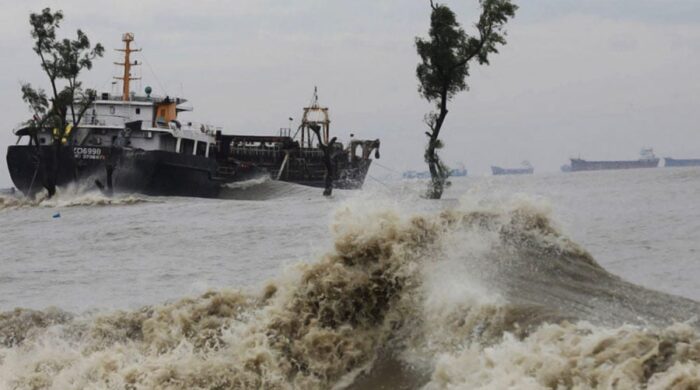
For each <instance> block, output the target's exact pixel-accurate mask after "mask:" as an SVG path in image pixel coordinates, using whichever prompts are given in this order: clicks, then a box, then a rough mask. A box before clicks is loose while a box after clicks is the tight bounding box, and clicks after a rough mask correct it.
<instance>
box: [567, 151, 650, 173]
mask: <svg viewBox="0 0 700 390" xmlns="http://www.w3.org/2000/svg"><path fill="white" fill-rule="evenodd" d="M658 166H659V159H658V158H657V157H656V156H655V155H654V151H653V149H642V151H641V152H640V158H639V159H638V160H628V161H626V160H622V161H588V160H583V159H581V158H572V159H571V168H570V170H569V171H570V172H579V171H600V170H609V169H636V168H656V167H658Z"/></svg>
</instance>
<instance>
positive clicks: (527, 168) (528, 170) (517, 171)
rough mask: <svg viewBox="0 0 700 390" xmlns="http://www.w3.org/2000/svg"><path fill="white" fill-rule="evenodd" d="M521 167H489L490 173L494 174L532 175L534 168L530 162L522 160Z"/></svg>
mask: <svg viewBox="0 0 700 390" xmlns="http://www.w3.org/2000/svg"><path fill="white" fill-rule="evenodd" d="M522 165H523V166H522V168H501V167H494V166H492V167H491V173H493V175H494V176H498V175H532V174H533V173H534V172H535V168H534V167H533V166H532V164H530V162H529V161H523V164H522Z"/></svg>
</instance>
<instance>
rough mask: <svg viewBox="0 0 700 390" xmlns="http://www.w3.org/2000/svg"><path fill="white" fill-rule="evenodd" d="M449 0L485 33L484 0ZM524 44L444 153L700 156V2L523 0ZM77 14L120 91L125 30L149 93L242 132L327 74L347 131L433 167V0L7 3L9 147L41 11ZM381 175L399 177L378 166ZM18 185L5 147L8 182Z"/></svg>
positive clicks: (447, 135) (481, 165) (3, 81)
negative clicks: (424, 73)
mask: <svg viewBox="0 0 700 390" xmlns="http://www.w3.org/2000/svg"><path fill="white" fill-rule="evenodd" d="M444 3H446V4H448V5H449V6H451V7H452V8H453V9H454V10H455V11H456V12H457V14H458V19H459V20H460V22H461V23H462V25H463V26H464V27H465V28H466V29H467V31H471V26H472V24H473V22H474V21H475V20H476V17H477V15H478V2H477V1H476V0H461V1H456V0H449V1H444ZM517 3H518V5H519V6H520V10H519V11H518V14H517V15H516V18H515V19H514V20H513V21H512V23H510V24H509V25H508V27H507V29H508V34H509V36H508V45H506V46H505V47H503V48H502V49H501V53H500V54H498V55H495V56H494V57H493V58H492V60H491V66H488V67H479V66H474V67H473V68H472V72H471V73H472V75H471V77H470V78H469V80H468V84H469V85H470V91H468V92H465V93H462V94H460V95H459V96H458V97H457V98H456V99H454V101H453V102H452V103H451V104H450V106H449V108H450V113H449V115H448V117H447V121H446V124H445V127H444V128H443V134H444V135H443V139H444V140H445V143H446V145H447V146H446V148H445V150H444V151H443V157H444V160H445V161H446V162H447V163H448V164H451V165H455V164H456V163H459V162H462V163H464V164H465V165H466V167H467V168H468V169H469V170H470V173H472V174H485V173H487V172H488V169H489V166H490V165H501V166H517V165H518V164H519V163H520V162H521V161H522V160H525V159H527V160H529V161H531V162H532V164H533V165H534V166H535V168H536V170H537V171H538V172H546V171H555V170H558V169H559V166H560V165H562V164H564V163H566V162H567V159H568V157H570V156H579V155H580V156H582V157H584V158H589V159H634V158H637V156H638V152H639V149H640V148H642V147H654V149H655V151H656V152H657V154H658V155H660V156H674V157H699V158H700V126H699V125H698V123H699V122H700V121H699V119H700V107H698V97H699V96H700V76H699V75H698V69H700V1H696V0H692V1H691V0H673V1H668V0H617V1H613V0H586V1H582V0H527V1H525V0H523V1H518V2H517ZM45 6H50V7H52V8H54V9H62V10H63V11H64V13H65V21H64V23H63V28H62V30H61V32H60V33H59V34H60V35H61V36H64V35H69V36H73V35H74V34H75V29H76V28H78V27H80V28H82V29H83V30H84V31H85V32H86V33H87V34H88V36H89V37H90V38H92V40H93V41H94V42H101V43H102V44H103V45H104V46H105V47H106V48H107V49H108V51H107V54H106V56H105V57H104V58H103V59H100V60H98V61H97V62H96V63H95V67H94V69H93V70H92V72H90V73H89V74H86V75H85V77H84V80H85V84H86V85H87V86H91V87H94V88H97V89H98V90H107V91H108V90H110V88H111V81H112V80H111V77H112V76H114V75H116V74H117V69H116V68H115V66H114V65H112V62H113V61H114V60H116V59H117V58H118V57H117V54H116V53H115V52H114V51H113V50H112V49H114V48H116V47H119V46H121V41H120V38H121V34H122V33H123V32H126V31H130V32H133V33H134V34H135V36H136V45H137V47H141V48H143V53H142V55H137V59H141V60H144V61H145V62H146V63H147V65H145V66H143V67H142V68H143V69H141V71H140V72H141V74H142V77H143V81H142V83H141V86H140V87H141V89H142V88H143V87H145V86H146V85H150V86H152V87H153V89H154V93H157V94H169V95H182V96H184V97H186V98H188V99H189V100H190V103H191V104H192V105H193V106H194V112H192V113H190V114H188V115H189V116H190V118H192V119H193V120H196V121H200V122H208V123H211V124H215V125H219V126H223V127H224V128H225V131H227V132H232V133H253V134H272V133H275V132H276V131H277V129H278V128H280V127H284V126H287V124H288V121H287V118H288V117H290V116H291V117H293V118H295V119H298V118H299V117H300V114H301V108H302V107H303V106H304V105H306V104H307V103H308V102H309V99H310V97H311V94H312V91H313V87H314V85H317V86H318V88H319V94H320V99H321V103H322V104H324V105H327V106H329V107H330V109H331V111H330V113H331V120H332V125H331V130H332V131H333V132H334V133H335V134H336V135H338V136H340V137H341V138H345V137H347V135H348V134H349V133H351V132H352V133H355V134H356V136H358V137H364V138H381V140H382V159H381V160H380V161H379V162H380V163H381V164H382V165H384V166H387V167H391V168H392V169H395V170H397V171H403V170H405V169H424V163H423V162H422V154H423V148H424V144H425V141H426V140H425V136H424V131H425V125H424V124H423V115H424V114H425V112H427V111H428V110H429V109H430V108H431V107H430V106H429V105H428V104H427V103H425V102H424V101H422V100H421V99H420V97H419V96H418V93H417V81H416V78H415V67H416V64H417V61H418V58H417V55H416V53H415V47H414V38H415V36H417V35H421V36H425V35H426V34H427V29H428V22H429V14H430V8H429V2H428V0H380V1H377V0H372V1H370V0H354V1H335V0H296V1H288V0H277V1H273V0H250V1H240V0H236V1H197V2H192V1H184V0H170V1H167V2H156V1H140V2H136V1H94V0H92V1H88V0H73V1H60V2H59V1H33V0H28V1H21V2H20V1H12V0H2V8H1V9H2V13H0V52H1V53H3V59H2V61H0V106H1V107H2V112H3V117H4V130H2V131H0V147H1V148H2V150H3V152H2V153H3V155H4V154H5V150H6V146H7V145H9V144H11V143H14V141H15V137H14V136H13V135H12V133H11V129H12V128H13V127H14V126H15V125H16V124H17V123H19V122H21V121H23V120H25V119H26V118H27V117H28V116H29V112H28V110H27V109H26V107H25V106H24V104H23V103H22V101H21V97H20V92H19V85H20V82H21V81H29V82H32V83H34V84H35V85H40V86H45V87H46V86H47V80H46V78H45V76H44V75H43V74H42V73H41V71H40V69H39V62H38V59H37V58H36V55H35V54H34V53H33V52H32V50H31V46H32V42H31V38H30V35H29V25H28V17H29V13H30V12H31V11H35V12H36V11H39V10H41V9H42V8H43V7H45ZM372 172H373V174H375V175H381V174H383V173H385V171H383V168H380V167H378V166H375V167H374V168H373V169H372ZM7 186H11V181H10V179H9V175H8V173H7V164H6V161H5V159H4V158H3V159H2V163H0V187H7Z"/></svg>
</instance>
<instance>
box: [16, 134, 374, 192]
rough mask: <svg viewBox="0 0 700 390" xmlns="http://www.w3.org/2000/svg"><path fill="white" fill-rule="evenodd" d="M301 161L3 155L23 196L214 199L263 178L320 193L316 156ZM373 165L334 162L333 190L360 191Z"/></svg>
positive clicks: (93, 150) (24, 148)
mask: <svg viewBox="0 0 700 390" xmlns="http://www.w3.org/2000/svg"><path fill="white" fill-rule="evenodd" d="M302 154H303V153H302ZM290 156H298V154H297V153H291V154H290ZM241 157H244V156H241ZM304 157H305V158H301V159H299V158H290V159H289V161H288V162H286V163H284V158H283V157H279V158H277V157H274V158H271V156H269V155H266V156H263V158H262V159H260V160H257V161H256V160H255V159H249V160H247V161H246V159H245V157H244V160H238V159H233V158H220V159H216V158H209V157H204V156H197V155H191V154H183V153H175V152H167V151H158V150H156V151H144V150H140V149H130V148H121V147H114V148H113V147H99V146H89V147H82V146H63V147H61V148H59V149H56V148H55V147H54V146H51V145H49V146H41V147H39V148H37V147H35V146H31V145H13V146H10V147H9V148H8V150H7V165H8V168H9V171H10V177H11V178H12V182H13V183H14V185H15V187H16V188H17V189H18V190H19V191H21V192H22V193H23V194H25V195H27V196H34V195H35V194H36V193H38V192H40V191H43V189H44V188H45V184H46V183H47V182H48V181H49V180H54V179H52V178H55V183H54V184H55V186H59V187H65V186H67V185H69V184H72V183H77V184H84V185H86V186H87V187H97V186H101V187H102V188H110V187H111V191H113V192H115V193H141V194H146V195H152V196H192V197H203V198H216V197H218V196H219V194H220V192H221V188H222V185H224V184H227V183H233V182H238V181H243V180H249V179H253V178H256V177H260V176H265V175H268V176H271V177H272V178H273V179H277V180H281V181H286V182H291V183H296V184H301V185H306V186H311V187H318V188H323V187H324V186H325V180H324V178H325V174H326V170H325V167H324V166H323V165H322V163H321V161H320V160H319V158H316V157H318V156H316V155H315V154H314V155H313V156H308V155H307V156H304ZM371 163H372V160H369V159H356V160H354V161H348V160H346V159H338V160H337V161H335V163H334V166H335V167H336V169H335V170H334V171H335V172H334V175H333V187H334V188H337V189H359V188H361V187H362V185H363V184H364V180H365V177H366V175H367V172H368V170H369V167H370V165H371ZM53 170H55V171H53ZM109 171H111V186H110V178H109V177H108V176H109V174H108V172H109Z"/></svg>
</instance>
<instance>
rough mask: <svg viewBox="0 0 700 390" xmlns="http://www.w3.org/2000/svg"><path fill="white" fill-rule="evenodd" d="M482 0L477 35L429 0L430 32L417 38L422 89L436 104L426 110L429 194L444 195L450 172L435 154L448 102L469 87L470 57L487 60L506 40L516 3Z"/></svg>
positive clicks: (419, 89) (450, 12) (419, 79)
mask: <svg viewBox="0 0 700 390" xmlns="http://www.w3.org/2000/svg"><path fill="white" fill-rule="evenodd" d="M479 3H480V5H481V16H480V17H479V21H478V22H477V23H476V25H475V27H476V29H477V32H478V35H477V36H470V35H467V33H466V32H465V31H464V30H463V29H462V28H461V27H460V25H459V23H458V22H457V18H456V17H455V14H454V12H452V10H451V9H450V8H448V7H447V6H446V5H443V4H437V3H433V1H432V0H431V1H430V6H431V8H432V13H431V15H430V31H429V33H428V34H429V38H428V39H423V38H420V37H417V38H416V49H417V51H418V55H419V56H420V58H421V62H420V63H419V64H418V67H417V68H416V75H417V76H418V81H419V87H418V92H419V93H420V94H421V96H423V98H425V99H426V100H427V101H428V102H431V103H435V105H436V108H437V111H432V112H430V113H428V114H427V115H426V116H425V122H426V124H427V125H428V127H429V128H430V131H427V132H426V133H425V134H426V135H427V136H428V146H427V147H426V149H425V162H426V163H428V168H429V169H430V177H431V183H430V188H429V189H428V197H429V198H431V199H440V197H442V192H443V190H444V187H445V182H446V181H447V177H448V176H449V170H448V169H447V167H446V166H445V165H444V164H443V162H442V161H441V160H440V157H439V156H438V154H437V151H438V150H439V149H440V148H442V146H443V144H442V141H440V138H439V137H440V130H441V129H442V126H443V124H444V123H445V117H446V116H447V112H448V110H447V102H449V101H450V100H452V98H453V97H454V96H455V95H456V94H457V93H458V92H460V91H463V90H465V89H467V84H466V82H465V78H466V77H467V76H469V63H470V62H471V61H474V60H475V61H477V62H478V63H479V64H481V65H483V64H487V65H488V64H489V60H488V56H489V54H491V53H498V50H497V48H496V47H497V45H504V44H505V43H506V40H505V35H506V33H505V31H504V30H503V27H504V26H505V24H506V22H507V21H508V19H509V18H512V17H513V16H514V15H515V11H516V10H517V8H518V7H517V6H516V5H515V4H513V3H512V2H511V0H479Z"/></svg>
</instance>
